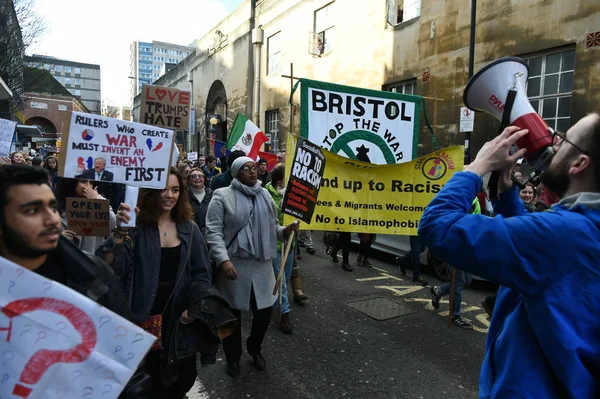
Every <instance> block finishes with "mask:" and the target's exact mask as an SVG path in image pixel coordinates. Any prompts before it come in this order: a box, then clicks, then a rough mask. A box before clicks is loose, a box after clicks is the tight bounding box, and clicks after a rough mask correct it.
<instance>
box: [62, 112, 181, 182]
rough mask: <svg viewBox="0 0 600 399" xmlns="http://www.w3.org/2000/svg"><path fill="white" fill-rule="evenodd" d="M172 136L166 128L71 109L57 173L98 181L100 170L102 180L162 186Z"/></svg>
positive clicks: (166, 174) (173, 135)
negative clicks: (69, 121)
mask: <svg viewBox="0 0 600 399" xmlns="http://www.w3.org/2000/svg"><path fill="white" fill-rule="evenodd" d="M174 139H175V134H174V133H173V131H172V130H169V129H165V128H160V127H155V126H149V125H143V124H140V123H135V122H129V121H124V120H121V119H114V118H107V117H104V116H99V115H92V114H85V113H81V112H72V113H71V123H70V126H69V132H68V133H67V135H66V137H63V144H62V153H61V156H60V162H59V176H63V177H69V178H79V179H86V180H98V172H101V174H100V176H101V178H100V180H102V181H110V182H115V183H125V184H128V185H130V186H137V187H147V188H159V189H163V188H165V186H166V182H167V179H168V177H169V166H170V159H171V152H172V147H173V142H174ZM98 160H100V162H99V164H98V162H96V161H98ZM102 161H104V162H102ZM103 164H104V165H103Z"/></svg>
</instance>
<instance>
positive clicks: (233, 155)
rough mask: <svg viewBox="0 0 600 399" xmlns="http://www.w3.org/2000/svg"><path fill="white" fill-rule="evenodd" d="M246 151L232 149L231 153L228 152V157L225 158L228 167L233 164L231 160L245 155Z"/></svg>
mask: <svg viewBox="0 0 600 399" xmlns="http://www.w3.org/2000/svg"><path fill="white" fill-rule="evenodd" d="M245 156H246V153H245V152H244V151H242V150H235V151H233V152H232V153H231V154H229V158H227V166H228V169H231V165H233V162H234V161H235V160H236V159H238V158H240V157H245Z"/></svg>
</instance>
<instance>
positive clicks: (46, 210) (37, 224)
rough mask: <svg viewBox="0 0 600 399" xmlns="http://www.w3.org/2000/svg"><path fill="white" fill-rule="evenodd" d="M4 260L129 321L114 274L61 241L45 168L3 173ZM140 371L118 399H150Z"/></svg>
mask: <svg viewBox="0 0 600 399" xmlns="http://www.w3.org/2000/svg"><path fill="white" fill-rule="evenodd" d="M0 182H1V183H0V256H2V257H4V258H6V259H8V260H10V261H11V262H13V263H16V264H17V265H19V266H22V267H24V268H26V269H29V270H31V271H33V272H35V273H38V274H39V275H42V276H44V277H46V278H48V279H50V280H53V281H56V282H58V283H61V284H63V285H65V286H67V287H69V288H71V289H73V290H75V291H77V292H79V293H80V294H82V295H84V296H87V297H88V298H90V299H91V300H93V301H94V302H96V303H98V304H100V305H102V306H104V307H106V308H108V309H110V310H112V311H113V312H115V313H118V314H120V315H121V316H123V317H126V318H127V317H129V316H130V314H129V310H128V308H127V302H126V300H125V297H124V295H123V294H122V292H121V290H120V288H119V284H118V282H117V280H116V278H115V276H114V274H113V273H112V270H111V269H110V268H109V266H108V265H106V264H105V263H104V262H103V261H101V260H100V259H99V258H96V257H95V256H93V255H87V254H85V253H83V252H82V251H81V250H79V248H77V247H76V246H75V245H73V244H72V243H71V242H70V241H69V240H68V239H66V238H64V237H62V236H61V220H60V215H59V214H58V203H57V201H56V198H55V197H54V194H53V193H52V190H51V189H50V186H49V185H48V172H47V171H46V170H45V169H42V168H32V167H29V166H21V165H7V166H3V167H1V168H0ZM139 370H141V369H138V371H136V373H135V374H134V375H133V377H132V379H131V380H130V381H129V383H128V384H127V386H126V387H125V390H124V391H123V393H122V394H121V396H120V398H146V397H148V396H149V390H150V389H151V381H150V378H149V377H148V376H147V375H145V374H143V373H142V372H141V371H139Z"/></svg>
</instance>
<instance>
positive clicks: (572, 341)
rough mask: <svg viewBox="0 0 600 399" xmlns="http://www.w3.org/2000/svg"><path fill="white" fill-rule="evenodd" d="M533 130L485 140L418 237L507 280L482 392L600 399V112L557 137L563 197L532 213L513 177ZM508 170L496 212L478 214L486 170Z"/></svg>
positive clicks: (467, 266) (555, 176) (457, 261)
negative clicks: (474, 210) (473, 209)
mask: <svg viewBox="0 0 600 399" xmlns="http://www.w3.org/2000/svg"><path fill="white" fill-rule="evenodd" d="M527 133H528V131H527V130H519V128H515V127H509V128H507V129H506V130H504V132H503V133H502V134H501V135H500V136H498V137H496V138H495V139H494V140H492V141H490V142H488V143H486V144H485V145H484V146H483V148H482V149H481V150H480V151H479V153H478V154H477V158H476V159H475V161H474V162H473V163H472V164H471V165H470V166H469V167H468V168H467V169H466V171H465V172H459V173H456V174H455V175H454V176H453V177H452V179H450V181H449V182H448V183H447V184H446V185H445V186H444V188H443V189H442V190H441V191H440V192H439V193H438V194H437V196H436V197H435V198H434V199H433V201H432V202H431V203H430V204H429V206H428V207H427V209H426V210H425V213H424V214H423V217H422V218H421V222H420V225H419V236H420V237H421V239H422V240H423V241H424V243H425V244H426V245H427V247H429V248H430V250H431V251H432V252H433V253H434V254H435V255H436V256H438V257H440V258H442V259H444V260H446V261H448V262H449V263H451V264H453V265H456V266H457V267H459V268H460V269H461V270H464V271H467V272H469V273H473V274H476V275H478V276H481V277H484V278H487V279H489V280H491V281H494V282H497V283H499V284H500V285H501V287H500V290H499V292H498V299H497V302H496V306H495V308H494V313H493V317H492V321H491V325H490V328H489V333H488V340H487V345H486V354H485V359H484V361H483V365H482V369H481V376H480V386H479V396H480V397H481V398H514V397H519V398H598V397H600V334H599V333H598V332H599V331H600V317H599V314H598V303H600V266H599V263H598V259H599V257H600V114H598V113H594V114H591V115H588V116H586V117H585V118H583V119H582V120H580V121H579V122H578V123H577V124H575V125H574V126H573V127H572V128H571V129H569V131H568V132H567V134H566V135H565V134H564V133H556V134H555V136H554V145H553V147H554V151H555V156H554V158H553V159H552V162H551V164H550V166H549V168H548V170H547V171H546V172H545V173H544V175H543V176H542V181H543V183H544V184H545V186H546V187H547V188H548V189H550V190H552V191H554V192H556V193H557V194H558V195H559V196H560V197H561V201H560V202H559V203H558V204H556V205H555V206H553V207H552V210H551V211H547V212H540V213H525V209H524V206H523V203H522V201H520V199H519V191H518V188H517V187H515V186H513V185H512V182H511V181H510V171H511V169H512V167H513V165H514V164H515V162H516V160H517V159H519V158H521V157H522V156H524V155H525V152H526V151H525V150H519V151H518V152H516V153H515V154H514V155H512V156H511V155H509V151H510V147H511V145H512V144H513V143H515V142H516V141H517V140H518V139H519V138H521V137H523V136H524V135H526V134H527ZM491 171H501V172H502V177H501V178H500V181H499V192H500V193H501V194H500V199H499V204H498V206H497V207H496V208H495V209H494V210H495V211H496V213H497V214H498V215H499V216H497V217H495V218H493V219H492V218H489V217H486V216H481V215H469V209H470V206H471V201H472V199H473V198H474V197H475V195H477V192H478V191H479V189H480V188H481V185H482V181H481V176H483V175H485V174H487V173H488V172H491Z"/></svg>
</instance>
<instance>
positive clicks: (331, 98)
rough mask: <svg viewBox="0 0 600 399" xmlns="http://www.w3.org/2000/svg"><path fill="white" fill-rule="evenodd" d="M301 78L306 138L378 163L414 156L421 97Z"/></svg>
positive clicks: (342, 153) (302, 130) (345, 154)
mask: <svg viewBox="0 0 600 399" xmlns="http://www.w3.org/2000/svg"><path fill="white" fill-rule="evenodd" d="M300 82H301V102H302V105H301V110H302V111H301V117H300V135H301V136H302V137H304V138H306V139H308V140H309V141H311V142H313V143H315V144H318V145H320V146H322V147H323V148H325V149H326V150H328V151H330V152H332V153H334V154H338V155H340V156H342V157H346V158H351V159H355V160H359V161H362V162H370V163H374V164H379V165H381V164H396V163H402V162H409V161H412V160H413V159H414V158H415V157H416V155H417V144H418V139H419V115H420V104H421V102H422V97H419V96H413V95H405V94H398V93H392V92H386V91H377V90H367V89H361V88H357V87H350V86H342V85H337V84H332V83H325V82H319V81H315V80H309V79H301V80H300Z"/></svg>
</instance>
